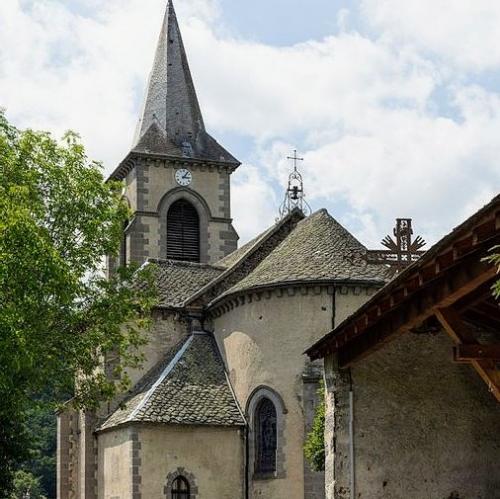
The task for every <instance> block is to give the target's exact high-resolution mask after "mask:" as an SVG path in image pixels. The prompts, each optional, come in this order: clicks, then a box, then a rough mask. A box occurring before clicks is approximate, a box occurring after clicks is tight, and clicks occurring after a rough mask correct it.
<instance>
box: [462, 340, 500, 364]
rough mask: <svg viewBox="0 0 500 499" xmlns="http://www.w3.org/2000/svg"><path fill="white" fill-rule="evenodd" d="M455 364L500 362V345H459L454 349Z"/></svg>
mask: <svg viewBox="0 0 500 499" xmlns="http://www.w3.org/2000/svg"><path fill="white" fill-rule="evenodd" d="M453 359H454V360H455V362H467V363H468V362H470V361H472V360H486V359H488V360H494V361H500V343H498V344H493V345H479V344H478V345H464V344H462V345H457V346H456V347H454V348H453Z"/></svg>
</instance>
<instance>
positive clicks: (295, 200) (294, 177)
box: [279, 149, 311, 218]
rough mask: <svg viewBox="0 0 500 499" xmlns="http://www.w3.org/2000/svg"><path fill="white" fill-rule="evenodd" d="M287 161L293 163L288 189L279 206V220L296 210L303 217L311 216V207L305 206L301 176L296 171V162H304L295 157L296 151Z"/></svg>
mask: <svg viewBox="0 0 500 499" xmlns="http://www.w3.org/2000/svg"><path fill="white" fill-rule="evenodd" d="M287 159H289V160H292V161H293V172H292V173H290V175H289V177H288V188H287V190H286V192H285V199H284V200H283V203H282V204H281V206H280V211H279V213H280V218H283V217H285V216H286V215H288V213H290V212H291V211H293V210H294V209H295V208H298V209H299V210H300V211H301V212H302V213H304V215H310V214H311V207H310V206H309V205H308V204H307V201H306V200H305V194H304V182H303V180H302V175H301V174H300V172H299V170H298V169H297V161H304V158H299V157H298V156H297V150H296V149H294V150H293V156H287Z"/></svg>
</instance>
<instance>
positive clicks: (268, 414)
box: [254, 397, 278, 473]
mask: <svg viewBox="0 0 500 499" xmlns="http://www.w3.org/2000/svg"><path fill="white" fill-rule="evenodd" d="M254 421H255V472H256V473H274V472H275V471H276V450H277V440H278V439H277V428H276V407H275V406H274V404H273V403H272V402H271V400H269V399H268V398H267V397H263V398H262V399H261V400H260V401H259V403H258V404H257V407H256V408H255V419H254Z"/></svg>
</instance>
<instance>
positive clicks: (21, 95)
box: [0, 0, 500, 244]
mask: <svg viewBox="0 0 500 499" xmlns="http://www.w3.org/2000/svg"><path fill="white" fill-rule="evenodd" d="M360 2H361V6H362V10H361V12H362V14H363V15H364V16H365V17H364V19H363V21H364V22H371V23H373V26H376V28H377V30H378V31H377V38H374V37H370V36H368V35H363V34H361V33H360V32H358V31H356V29H355V26H353V19H352V18H351V17H350V16H349V17H348V11H347V10H345V11H341V12H339V16H338V23H339V27H340V28H341V29H340V32H339V33H338V34H337V35H335V36H333V35H332V36H329V37H326V38H324V39H321V40H311V41H309V42H306V43H301V44H297V45H293V46H289V47H273V46H269V45H265V44H262V43H258V42H252V41H247V40H243V39H236V38H234V37H233V36H230V35H228V31H226V30H224V29H223V28H224V25H223V22H224V20H223V13H222V12H221V10H220V8H219V6H218V3H217V0H184V1H183V2H179V1H178V2H177V4H178V5H177V4H176V7H177V12H178V17H179V19H180V21H181V28H182V31H183V35H184V41H185V44H186V47H187V50H188V54H189V59H190V62H191V67H192V70H193V73H194V79H195V84H196V87H197V89H198V93H199V97H200V100H201V105H202V108H203V111H204V114H205V121H206V122H207V125H208V127H209V129H210V131H211V132H212V133H213V135H215V136H216V137H217V135H218V134H220V133H221V132H229V133H235V134H237V135H238V136H244V137H246V138H247V139H248V140H247V141H248V143H249V144H253V151H251V153H249V154H248V157H251V158H253V159H254V161H252V164H253V166H251V165H249V164H248V161H247V162H246V164H244V165H242V166H241V167H240V169H239V170H238V171H237V173H235V175H234V178H233V196H232V202H233V217H234V219H235V225H236V227H237V229H238V230H239V232H240V235H241V236H242V240H243V241H244V240H246V239H248V238H249V237H251V236H253V235H254V234H255V233H256V232H258V231H260V230H262V229H263V228H264V227H265V226H267V225H269V223H271V222H272V220H273V219H274V216H275V214H276V213H277V208H278V205H279V203H280V201H281V199H280V198H279V197H280V196H281V192H280V194H279V196H277V195H276V194H275V189H274V188H273V186H276V185H277V184H279V185H282V186H284V185H285V182H286V177H287V173H288V171H289V168H290V166H289V162H287V161H286V159H285V157H286V156H287V155H289V153H290V152H291V150H292V149H293V148H294V147H297V148H298V149H299V152H300V151H302V152H303V155H304V157H305V162H304V164H303V167H302V169H303V171H304V173H305V175H304V177H305V183H306V190H307V194H308V198H307V199H308V201H309V202H310V203H311V204H312V206H313V207H314V208H320V207H322V206H324V205H326V206H327V207H328V208H329V209H330V211H331V212H332V214H333V215H334V216H337V217H339V218H340V219H341V220H342V221H343V222H345V223H347V224H348V225H349V227H351V228H353V230H355V231H356V234H357V235H358V236H360V238H361V239H362V240H364V241H365V242H367V243H370V244H375V243H377V241H378V240H379V239H380V237H381V236H383V235H384V234H385V233H387V232H388V231H389V230H390V228H391V227H392V224H393V219H394V218H395V217H396V216H413V217H414V218H415V226H416V227H415V228H416V230H417V231H419V232H424V235H425V236H426V237H428V238H429V239H431V240H435V239H437V238H438V237H439V236H440V235H442V234H443V233H444V232H445V231H447V230H449V229H450V228H451V226H452V225H455V224H456V223H458V222H460V221H461V220H462V219H463V218H464V217H465V216H467V215H469V214H470V213H471V212H472V211H473V210H474V209H476V208H478V207H479V206H480V205H481V204H482V203H483V202H485V201H487V200H488V198H489V197H491V196H492V195H493V194H495V193H496V192H498V190H499V187H500V167H499V165H498V161H497V158H498V157H500V145H499V142H498V139H497V137H498V130H499V129H500V96H499V94H497V93H494V92H491V91H488V90H486V88H484V87H482V86H481V85H480V82H479V83H477V84H476V85H470V84H467V83H464V82H466V81H467V76H468V75H469V74H472V73H473V72H475V71H478V70H482V69H490V70H491V69H492V68H497V67H499V66H500V52H499V51H500V48H498V46H497V45H498V44H496V41H495V43H493V39H495V40H496V27H495V29H493V28H492V25H495V26H497V25H498V20H499V19H500V17H499V16H500V7H497V3H496V2H490V1H487V0H476V1H475V2H474V3H469V2H467V1H460V2H458V1H455V0H453V1H452V0H449V1H444V0H439V1H433V2H432V4H431V2H430V0H422V1H420V2H403V3H402V2H396V0H380V1H379V0H377V1H375V0H360ZM355 3H356V2H353V7H355V5H354V4H355ZM499 5H500V4H499ZM164 6H165V1H164V0H150V1H148V2H144V1H143V0H108V1H107V2H105V3H104V4H103V3H102V2H96V0H79V1H78V2H74V3H72V5H71V7H72V8H71V9H70V8H69V7H68V5H67V4H65V3H64V2H60V1H56V0H36V1H35V0H33V1H31V2H22V3H21V2H20V1H19V0H2V1H1V2H0V99H1V100H0V105H2V106H6V107H7V108H8V116H9V117H10V118H11V119H12V120H13V121H14V122H15V123H16V124H18V125H19V126H22V127H25V126H32V127H36V128H43V129H50V130H52V131H54V132H55V133H57V134H61V133H62V132H63V131H64V130H65V129H67V128H73V129H75V130H78V131H79V132H80V133H81V134H82V136H83V139H84V141H85V143H86V145H87V148H88V150H89V154H90V155H91V156H92V157H94V158H98V159H102V160H104V161H105V164H106V166H107V170H108V171H110V170H111V169H112V168H113V167H114V166H115V165H116V163H117V162H118V161H119V160H120V159H121V158H122V157H123V156H124V155H125V154H126V152H127V149H128V147H129V145H130V141H131V137H132V134H133V131H134V128H135V122H136V119H137V115H138V107H139V101H140V100H141V98H142V95H141V94H142V89H143V87H144V83H145V81H146V77H147V74H148V72H149V70H150V65H151V62H152V58H153V51H154V45H155V43H156V39H157V36H158V32H159V28H160V24H161V19H162V16H163V9H164ZM349 10H350V11H351V12H353V11H354V9H349ZM89 12H90V13H92V15H90V14H89ZM443 12H447V15H446V16H444V15H441V14H442V13H443ZM138 20H139V21H138ZM436 20H437V21H439V29H438V27H437V25H436V23H437V21H436ZM495 23H496V24H495ZM138 24H139V25H140V29H138ZM472 28H474V29H472ZM464 33H465V34H467V36H464ZM469 35H470V36H469ZM431 54H437V55H438V56H439V58H436V57H434V56H431ZM442 109H445V110H446V114H444V112H443V111H441V110H442ZM232 152H233V153H234V154H235V155H237V156H238V155H239V151H232Z"/></svg>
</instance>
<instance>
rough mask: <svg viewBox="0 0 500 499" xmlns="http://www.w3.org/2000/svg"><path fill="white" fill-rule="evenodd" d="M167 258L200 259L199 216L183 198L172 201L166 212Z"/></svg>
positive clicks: (197, 260) (189, 260) (193, 260)
mask: <svg viewBox="0 0 500 499" xmlns="http://www.w3.org/2000/svg"><path fill="white" fill-rule="evenodd" d="M167 258H170V259H172V260H185V261H188V262H199V261H200V218H199V216H198V212H197V211H196V209H195V208H194V207H193V205H192V204H191V203H189V202H188V201H186V200H185V199H179V201H176V202H175V203H173V204H172V206H170V209H169V210H168V213H167Z"/></svg>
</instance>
